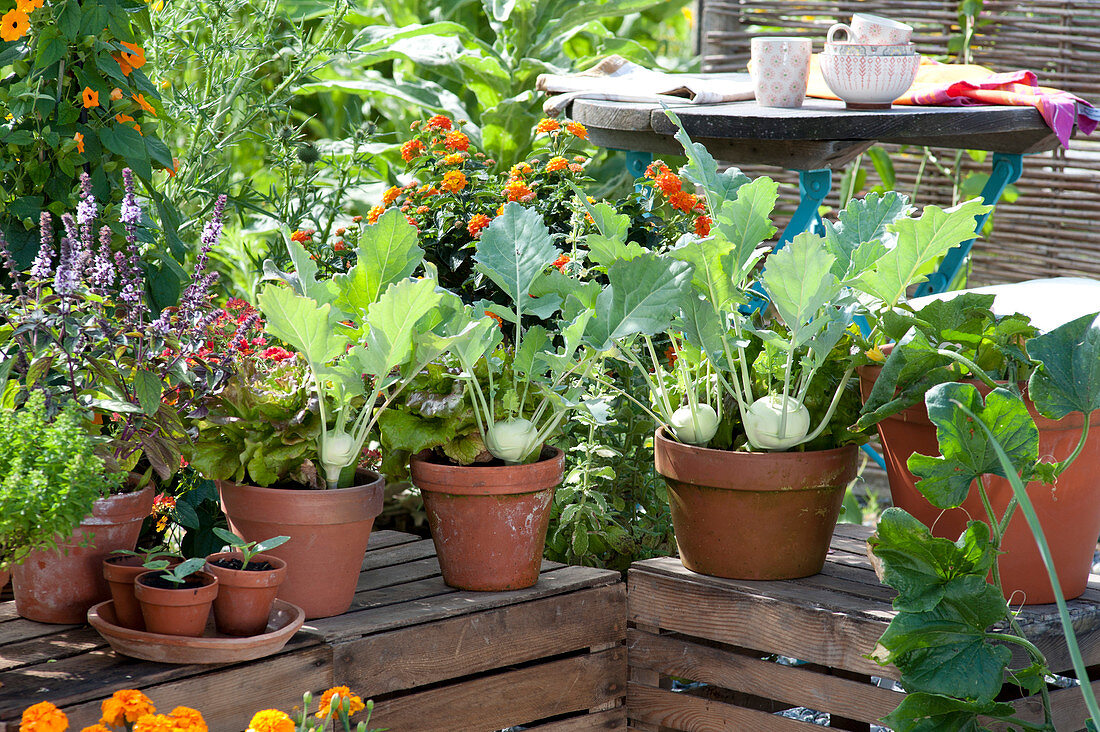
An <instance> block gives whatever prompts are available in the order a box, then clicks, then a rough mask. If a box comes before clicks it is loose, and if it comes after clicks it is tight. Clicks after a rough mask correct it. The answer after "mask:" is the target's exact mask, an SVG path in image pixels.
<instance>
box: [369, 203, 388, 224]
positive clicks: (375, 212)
mask: <svg viewBox="0 0 1100 732" xmlns="http://www.w3.org/2000/svg"><path fill="white" fill-rule="evenodd" d="M385 210H386V208H385V207H384V206H375V207H373V208H372V209H371V210H370V211H367V223H368V224H371V225H373V224H375V223H377V222H378V217H379V216H381V215H382V212H383V211H385Z"/></svg>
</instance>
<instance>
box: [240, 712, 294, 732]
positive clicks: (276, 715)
mask: <svg viewBox="0 0 1100 732" xmlns="http://www.w3.org/2000/svg"><path fill="white" fill-rule="evenodd" d="M248 732H294V721H293V720H291V718H290V717H289V716H288V715H287V713H286V712H280V711H279V710H278V709H265V710H263V711H262V712H256V713H255V714H254V715H252V721H251V722H249V723H248Z"/></svg>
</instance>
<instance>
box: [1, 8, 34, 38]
mask: <svg viewBox="0 0 1100 732" xmlns="http://www.w3.org/2000/svg"><path fill="white" fill-rule="evenodd" d="M30 27H31V19H30V17H29V16H28V15H27V14H26V13H24V12H23V11H22V10H19V9H15V10H9V11H8V12H6V13H4V17H3V18H0V38H3V39H4V40H5V41H7V42H8V43H11V42H12V41H18V40H19V39H20V38H22V37H23V36H25V35H27V29H28V28H30Z"/></svg>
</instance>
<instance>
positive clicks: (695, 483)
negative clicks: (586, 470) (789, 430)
mask: <svg viewBox="0 0 1100 732" xmlns="http://www.w3.org/2000/svg"><path fill="white" fill-rule="evenodd" d="M653 447H654V462H655V464H656V467H657V472H658V473H660V474H661V476H662V477H664V479H665V483H666V484H667V485H668V501H669V505H670V506H671V507H672V524H673V528H674V530H675V532H676V544H677V546H679V549H680V561H681V562H683V565H684V566H685V567H687V568H688V569H690V570H691V571H693V572H699V573H700V574H707V575H712V576H714V577H727V578H731V579H749V580H776V579H794V578H796V577H807V576H809V575H812V574H817V573H818V572H820V571H821V568H822V566H823V565H824V564H825V555H826V554H827V553H828V551H829V542H830V541H831V540H832V537H833V528H834V527H835V526H836V519H837V515H838V514H839V513H840V504H841V503H842V502H843V501H844V489H845V488H846V487H847V486H848V484H849V483H851V482H852V481H853V480H855V477H856V471H857V466H858V456H859V449H858V448H857V447H856V446H855V445H848V446H846V447H839V448H836V449H834V450H818V451H814V452H732V451H729V450H711V449H709V448H705V447H695V446H693V445H684V444H682V443H679V442H675V441H673V440H671V439H668V438H667V437H665V434H664V428H661V429H659V430H657V434H656V436H655V437H654V442H653Z"/></svg>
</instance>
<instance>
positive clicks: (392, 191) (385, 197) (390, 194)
mask: <svg viewBox="0 0 1100 732" xmlns="http://www.w3.org/2000/svg"><path fill="white" fill-rule="evenodd" d="M400 195H401V189H400V188H398V187H397V186H390V187H389V188H388V189H386V192H385V193H383V194H382V205H383V206H389V205H390V204H391V203H393V202H394V201H396V200H397V197H398V196H400ZM336 233H337V234H340V233H343V232H342V231H338V232H336Z"/></svg>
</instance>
